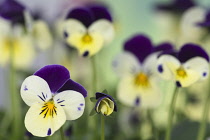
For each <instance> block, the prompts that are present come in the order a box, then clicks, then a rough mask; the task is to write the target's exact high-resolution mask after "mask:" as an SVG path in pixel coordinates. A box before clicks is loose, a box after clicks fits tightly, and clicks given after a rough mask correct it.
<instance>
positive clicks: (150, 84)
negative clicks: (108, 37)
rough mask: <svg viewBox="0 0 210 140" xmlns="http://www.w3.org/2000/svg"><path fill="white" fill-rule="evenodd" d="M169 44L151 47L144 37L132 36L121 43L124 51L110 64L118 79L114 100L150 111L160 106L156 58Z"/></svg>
mask: <svg viewBox="0 0 210 140" xmlns="http://www.w3.org/2000/svg"><path fill="white" fill-rule="evenodd" d="M170 49H172V46H171V45H170V44H169V43H163V44H160V45H159V46H157V47H153V44H152V43H151V41H150V39H149V38H148V37H146V36H144V35H135V36H134V37H132V38H130V39H128V40H127V41H126V42H125V44H124V52H123V53H121V54H119V55H118V56H117V57H116V58H115V60H114V61H113V68H114V71H115V72H116V74H117V75H118V76H119V77H120V82H119V85H118V88H117V98H118V99H119V101H121V102H122V103H124V104H125V105H128V106H131V107H135V106H138V105H140V106H141V107H145V108H148V107H149V108H150V107H156V106H157V105H159V104H160V103H161V90H160V88H159V85H158V83H159V82H158V81H159V80H160V79H159V77H158V76H157V73H156V71H155V69H156V62H157V56H158V54H159V53H160V52H162V51H164V50H170Z"/></svg>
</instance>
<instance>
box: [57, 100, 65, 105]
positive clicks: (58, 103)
mask: <svg viewBox="0 0 210 140" xmlns="http://www.w3.org/2000/svg"><path fill="white" fill-rule="evenodd" d="M64 101H65V100H62V101H59V102H57V103H58V104H60V103H62V102H64Z"/></svg>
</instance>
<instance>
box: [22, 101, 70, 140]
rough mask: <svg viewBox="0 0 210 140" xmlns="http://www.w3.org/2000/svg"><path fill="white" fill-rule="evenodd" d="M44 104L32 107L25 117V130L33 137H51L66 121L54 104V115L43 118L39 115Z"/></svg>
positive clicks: (60, 108)
mask: <svg viewBox="0 0 210 140" xmlns="http://www.w3.org/2000/svg"><path fill="white" fill-rule="evenodd" d="M43 105H44V104H34V105H32V106H31V107H30V108H29V110H28V112H27V114H26V116H25V126H26V129H27V130H28V131H29V132H30V133H32V134H33V135H34V136H39V137H46V136H51V135H53V134H54V132H55V131H57V130H58V129H59V128H60V127H61V126H62V125H63V124H64V123H65V121H66V115H65V112H64V110H63V109H62V107H61V106H59V105H58V104H55V107H56V115H53V117H52V116H47V117H43V115H42V114H40V113H41V111H42V108H43Z"/></svg>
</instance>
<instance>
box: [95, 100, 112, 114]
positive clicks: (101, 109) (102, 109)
mask: <svg viewBox="0 0 210 140" xmlns="http://www.w3.org/2000/svg"><path fill="white" fill-rule="evenodd" d="M95 111H96V112H97V113H101V114H103V115H105V116H109V115H110V114H112V112H113V111H114V102H113V101H112V100H111V99H109V98H107V97H102V98H100V99H99V100H98V101H97V103H96V105H95Z"/></svg>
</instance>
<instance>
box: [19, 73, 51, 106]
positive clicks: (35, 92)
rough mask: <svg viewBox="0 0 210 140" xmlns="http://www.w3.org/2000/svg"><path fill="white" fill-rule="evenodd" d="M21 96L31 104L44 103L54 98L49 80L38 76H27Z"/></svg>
mask: <svg viewBox="0 0 210 140" xmlns="http://www.w3.org/2000/svg"><path fill="white" fill-rule="evenodd" d="M20 93H21V97H22V99H23V101H24V102H25V103H26V104H27V105H28V106H31V105H33V104H34V103H42V102H45V101H48V100H49V99H51V98H52V94H51V91H50V88H49V86H48V84H47V82H46V81H45V80H44V79H42V78H40V77H38V76H34V75H33V76H29V77H27V78H26V79H25V80H24V81H23V83H22V86H21V90H20Z"/></svg>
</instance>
